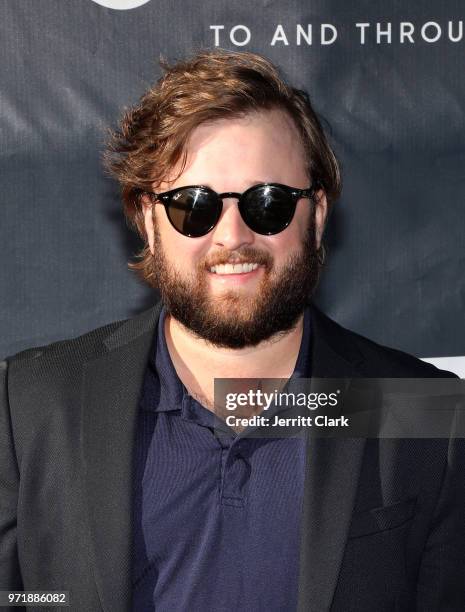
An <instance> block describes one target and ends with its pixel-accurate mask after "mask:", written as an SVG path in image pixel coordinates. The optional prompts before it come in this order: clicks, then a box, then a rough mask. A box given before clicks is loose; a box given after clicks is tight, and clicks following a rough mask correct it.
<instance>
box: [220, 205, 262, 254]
mask: <svg viewBox="0 0 465 612" xmlns="http://www.w3.org/2000/svg"><path fill="white" fill-rule="evenodd" d="M212 239H213V242H214V243H215V244H216V245H217V246H221V247H223V248H225V249H228V250H231V251H232V250H235V249H239V248H240V247H242V246H244V245H247V244H252V243H253V241H254V239H255V234H254V232H253V231H252V230H251V229H250V227H248V226H247V225H246V224H245V223H244V221H243V219H242V217H241V213H240V212H239V207H238V206H237V199H236V198H224V200H223V210H222V212H221V217H220V220H219V221H218V223H217V225H216V226H215V228H214V229H213V231H212Z"/></svg>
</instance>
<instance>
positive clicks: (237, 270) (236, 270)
mask: <svg viewBox="0 0 465 612" xmlns="http://www.w3.org/2000/svg"><path fill="white" fill-rule="evenodd" d="M257 268H258V263H242V264H220V265H218V266H212V267H211V268H210V272H213V273H214V274H245V273H247V272H252V270H256V269H257Z"/></svg>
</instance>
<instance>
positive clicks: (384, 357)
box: [315, 308, 457, 378]
mask: <svg viewBox="0 0 465 612" xmlns="http://www.w3.org/2000/svg"><path fill="white" fill-rule="evenodd" d="M315 312H316V319H317V321H318V325H321V326H322V328H324V330H325V334H326V335H327V336H328V337H330V338H331V340H332V344H333V346H334V347H335V348H337V347H339V348H342V350H344V351H345V352H346V353H349V354H352V355H354V354H357V355H358V356H359V367H360V369H361V370H362V372H363V374H364V376H367V377H370V376H373V377H376V376H379V377H384V378H457V376H456V375H455V374H453V373H452V372H449V371H447V370H441V369H439V368H437V367H436V366H434V365H432V364H431V363H427V362H425V361H422V360H421V359H419V358H418V357H415V356H414V355H411V354H409V353H406V352H404V351H401V350H399V349H396V348H392V347H390V346H386V345H383V344H379V343H378V342H375V341H374V340H370V339H369V338H366V337H365V336H363V335H361V334H358V333H356V332H354V331H352V330H350V329H348V328H346V327H343V326H342V325H341V324H339V323H337V322H336V321H334V320H333V319H331V318H330V317H328V316H327V315H326V314H324V313H323V312H321V311H320V310H318V309H316V308H315Z"/></svg>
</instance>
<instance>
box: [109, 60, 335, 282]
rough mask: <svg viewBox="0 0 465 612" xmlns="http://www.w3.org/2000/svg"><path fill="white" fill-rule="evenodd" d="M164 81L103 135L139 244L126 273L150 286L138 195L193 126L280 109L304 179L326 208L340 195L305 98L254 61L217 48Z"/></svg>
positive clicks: (180, 156)
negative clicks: (293, 132)
mask: <svg viewBox="0 0 465 612" xmlns="http://www.w3.org/2000/svg"><path fill="white" fill-rule="evenodd" d="M160 65H161V67H162V69H163V70H164V74H163V76H162V77H161V78H160V79H159V80H158V81H157V83H156V84H155V85H154V86H153V87H151V88H150V89H149V90H148V91H147V92H146V93H144V95H143V96H142V97H141V99H140V100H139V102H138V104H136V105H135V106H133V107H132V108H129V109H128V110H126V111H125V113H124V115H123V117H122V119H121V121H120V123H119V126H118V129H116V130H114V131H111V132H110V137H109V140H108V146H107V151H106V152H105V154H104V162H105V166H106V168H107V169H108V170H109V172H110V174H111V175H112V176H114V177H115V178H116V179H117V180H118V181H119V183H120V185H121V188H122V199H123V205H124V214H125V216H126V219H127V221H128V224H129V225H130V226H131V227H132V228H134V229H136V230H137V232H138V233H139V235H140V236H141V237H142V239H143V240H144V241H145V243H146V244H145V246H144V248H143V249H142V251H141V253H139V255H138V256H137V258H138V259H139V261H137V262H136V263H131V264H129V267H130V268H132V269H133V270H135V271H136V272H138V273H139V275H140V276H141V277H142V278H143V279H144V280H145V281H147V282H149V284H152V283H151V280H152V275H153V270H152V267H153V257H152V254H151V252H150V249H149V247H148V244H147V236H146V232H145V225H144V216H143V208H142V201H141V196H142V195H143V194H144V192H146V191H152V190H153V186H154V185H155V186H156V185H158V184H160V183H161V182H162V181H163V180H164V179H165V177H167V176H168V175H169V173H170V171H172V169H173V167H174V166H175V165H176V164H177V163H178V162H179V161H180V160H181V165H180V168H181V169H180V172H179V174H181V173H182V171H183V169H184V167H185V164H186V157H187V151H186V143H187V140H188V138H189V136H190V134H191V133H192V132H193V130H194V129H195V128H196V127H198V126H199V125H200V124H202V123H205V122H207V121H208V122H210V121H213V120H215V119H225V118H235V117H239V116H243V115H245V114H247V113H249V112H254V111H255V112H256V111H262V110H265V111H266V110H271V109H281V110H283V111H285V112H287V113H288V114H289V115H290V117H291V118H292V119H293V121H294V123H295V125H296V127H297V129H298V132H299V134H300V136H301V138H302V143H303V146H304V150H305V154H306V163H307V168H308V176H309V179H311V180H313V181H317V182H318V183H319V185H320V186H321V188H322V189H323V190H324V192H325V194H326V198H327V201H328V206H329V207H330V206H331V205H332V203H333V202H334V201H335V200H337V198H338V197H339V195H340V192H341V174H340V169H339V164H338V161H337V159H336V156H335V154H334V152H333V150H332V149H331V147H330V145H329V143H328V141H327V138H326V136H325V133H324V131H323V128H322V126H321V123H320V120H319V119H318V117H317V115H316V113H315V111H314V109H313V107H312V105H311V103H310V99H309V96H308V94H307V93H306V92H304V91H302V90H299V89H296V88H294V87H291V86H290V85H288V84H287V83H286V82H285V80H284V79H283V78H282V77H281V76H280V74H279V71H278V69H277V68H276V67H275V66H274V65H273V64H272V63H271V62H270V61H269V60H267V59H266V58H264V57H262V56H261V55H258V54H255V53H249V52H234V51H226V50H222V49H215V50H207V51H201V52H199V53H197V54H196V55H194V56H193V57H191V58H188V59H185V60H182V61H178V62H177V63H175V64H174V65H169V64H168V63H167V62H166V61H165V60H163V59H162V60H161V61H160Z"/></svg>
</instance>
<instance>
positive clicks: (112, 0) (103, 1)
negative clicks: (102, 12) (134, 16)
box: [92, 0, 150, 11]
mask: <svg viewBox="0 0 465 612" xmlns="http://www.w3.org/2000/svg"><path fill="white" fill-rule="evenodd" d="M92 2H96V3H97V4H100V6H104V7H106V8H110V9H116V10H117V11H127V10H128V9H133V8H137V7H138V6H142V5H143V4H147V2H150V0H92Z"/></svg>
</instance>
